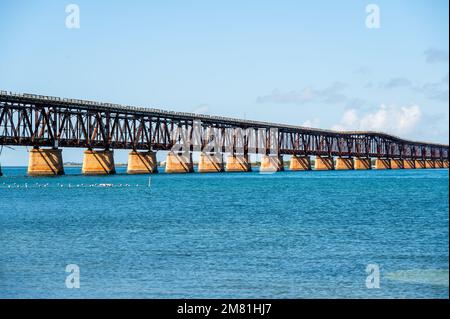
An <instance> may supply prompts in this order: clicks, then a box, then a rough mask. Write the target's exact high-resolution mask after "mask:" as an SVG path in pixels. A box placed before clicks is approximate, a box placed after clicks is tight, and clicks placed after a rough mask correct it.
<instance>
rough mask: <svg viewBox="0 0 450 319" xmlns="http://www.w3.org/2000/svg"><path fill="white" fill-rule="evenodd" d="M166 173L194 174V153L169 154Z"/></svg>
mask: <svg viewBox="0 0 450 319" xmlns="http://www.w3.org/2000/svg"><path fill="white" fill-rule="evenodd" d="M165 172H166V173H192V172H194V163H193V161H192V153H190V152H183V153H181V152H180V153H174V152H169V153H167V160H166V169H165Z"/></svg>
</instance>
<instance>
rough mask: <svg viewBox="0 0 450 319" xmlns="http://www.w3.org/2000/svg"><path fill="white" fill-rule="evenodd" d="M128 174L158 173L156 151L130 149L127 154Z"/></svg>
mask: <svg viewBox="0 0 450 319" xmlns="http://www.w3.org/2000/svg"><path fill="white" fill-rule="evenodd" d="M127 173H128V174H153V173H158V162H157V161H156V152H137V151H131V152H130V153H129V154H128V165H127Z"/></svg>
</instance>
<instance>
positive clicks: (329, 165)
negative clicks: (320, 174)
mask: <svg viewBox="0 0 450 319" xmlns="http://www.w3.org/2000/svg"><path fill="white" fill-rule="evenodd" d="M314 169H315V170H316V171H328V170H333V169H334V159H333V157H328V156H324V157H322V156H316V162H315V165H314Z"/></svg>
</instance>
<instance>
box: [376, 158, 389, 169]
mask: <svg viewBox="0 0 450 319" xmlns="http://www.w3.org/2000/svg"><path fill="white" fill-rule="evenodd" d="M375 169H391V161H390V160H389V159H388V158H377V159H376V160H375Z"/></svg>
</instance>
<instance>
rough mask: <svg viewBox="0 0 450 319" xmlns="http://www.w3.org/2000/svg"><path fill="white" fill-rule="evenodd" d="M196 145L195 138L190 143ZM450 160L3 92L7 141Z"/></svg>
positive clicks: (340, 136)
mask: <svg viewBox="0 0 450 319" xmlns="http://www.w3.org/2000/svg"><path fill="white" fill-rule="evenodd" d="M189 142H190V143H189ZM183 143H189V148H190V150H198V151H200V150H203V151H204V150H208V151H221V152H233V153H235V152H237V153H260V154H262V153H265V154H269V153H271V152H272V150H273V149H275V150H276V153H277V154H296V155H318V156H344V157H345V156H349V157H350V156H358V157H382V158H405V159H441V160H443V159H448V155H449V154H448V145H442V144H432V143H422V142H415V141H408V140H404V139H401V138H398V137H395V136H391V135H388V134H384V133H377V132H337V131H327V130H319V129H309V128H304V127H295V126H290V125H280V124H273V123H266V122H255V121H244V120H238V119H229V118H223V117H211V116H206V115H197V114H190V113H175V112H168V111H162V110H154V109H144V108H136V107H124V106H120V105H115V104H102V103H98V102H89V101H81V100H69V99H60V98H52V97H43V96H36V95H28V94H11V93H7V92H5V91H0V145H26V146H37V147H39V146H47V147H80V148H91V149H93V148H102V149H134V150H150V149H151V150H170V149H172V148H173V146H174V145H176V144H183Z"/></svg>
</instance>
